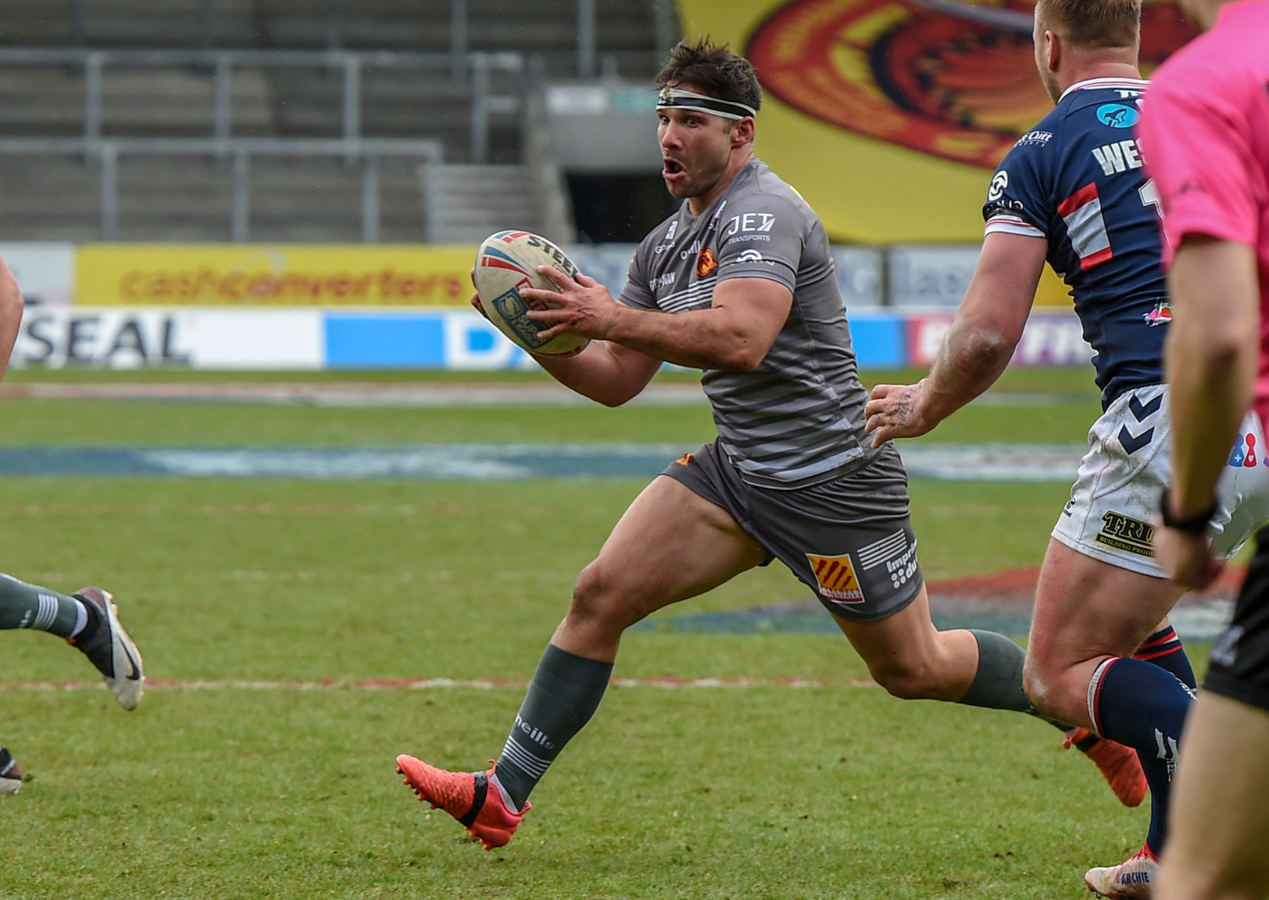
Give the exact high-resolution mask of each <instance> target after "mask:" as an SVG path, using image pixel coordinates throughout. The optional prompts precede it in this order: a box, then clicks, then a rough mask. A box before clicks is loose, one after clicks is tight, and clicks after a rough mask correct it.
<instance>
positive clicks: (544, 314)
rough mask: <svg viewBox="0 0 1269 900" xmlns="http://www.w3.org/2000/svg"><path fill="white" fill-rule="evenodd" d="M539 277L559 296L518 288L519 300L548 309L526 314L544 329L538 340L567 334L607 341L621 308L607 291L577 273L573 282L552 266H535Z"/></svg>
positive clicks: (596, 282) (531, 311)
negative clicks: (545, 279) (521, 298)
mask: <svg viewBox="0 0 1269 900" xmlns="http://www.w3.org/2000/svg"><path fill="white" fill-rule="evenodd" d="M538 274H539V275H544V276H546V277H547V278H549V279H551V281H552V282H554V283H555V285H556V286H557V287H558V288H559V289H560V290H559V292H558V293H556V292H555V291H543V290H538V289H537V288H521V289H520V296H521V297H523V298H525V299H526V300H531V301H533V302H534V303H538V304H541V305H543V306H546V307H547V308H546V309H532V310H530V311H529V313H528V316H529V318H530V319H533V320H534V321H535V322H541V323H542V324H543V326H545V327H544V328H543V329H542V330H541V331H539V332H538V337H540V338H541V339H542V340H550V339H551V338H553V337H556V336H557V335H561V334H566V333H567V334H580V335H581V336H582V337H588V338H591V339H592V340H600V341H602V340H606V339H607V338H608V335H609V333H610V332H611V330H612V326H613V322H614V320H615V319H616V317H617V314H618V310H619V309H620V307H619V306H618V304H617V302H616V301H614V300H613V298H612V295H611V294H609V293H608V288H606V287H604V286H603V285H602V284H600V283H599V282H598V281H596V280H595V279H594V278H591V277H590V276H589V275H581V274H578V276H577V279H576V280H574V279H572V278H569V277H568V276H567V275H565V274H564V273H563V272H561V271H560V270H559V269H555V268H552V267H551V266H538Z"/></svg>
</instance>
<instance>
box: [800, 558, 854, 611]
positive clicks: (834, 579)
mask: <svg viewBox="0 0 1269 900" xmlns="http://www.w3.org/2000/svg"><path fill="white" fill-rule="evenodd" d="M806 558H807V559H808V560H810V563H811V571H812V572H814V573H815V580H816V581H818V582H819V585H820V594H822V595H823V596H825V597H827V598H828V599H830V600H839V601H841V602H842V603H863V602H864V592H863V589H862V588H861V586H860V584H859V579H858V578H856V577H855V567H854V566H853V565H852V564H851V561H850V557H849V556H816V555H815V554H814V553H808V554H806Z"/></svg>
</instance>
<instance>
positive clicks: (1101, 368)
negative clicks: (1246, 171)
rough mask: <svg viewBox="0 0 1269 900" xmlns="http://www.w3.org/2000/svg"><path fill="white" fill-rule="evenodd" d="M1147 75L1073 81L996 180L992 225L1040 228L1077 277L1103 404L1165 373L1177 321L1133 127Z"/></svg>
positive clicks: (1064, 271)
mask: <svg viewBox="0 0 1269 900" xmlns="http://www.w3.org/2000/svg"><path fill="white" fill-rule="evenodd" d="M1145 88H1146V83H1145V82H1144V81H1138V80H1135V79H1114V78H1095V79H1091V80H1088V81H1085V82H1081V83H1079V84H1075V85H1072V86H1071V87H1070V88H1068V89H1067V90H1066V91H1065V92H1064V93H1063V94H1062V97H1061V100H1060V101H1059V102H1058V105H1057V108H1056V109H1054V110H1053V112H1051V113H1049V115H1047V116H1045V118H1044V119H1043V120H1042V121H1041V122H1040V124H1039V125H1037V126H1036V127H1035V128H1034V129H1033V130H1032V131H1030V132H1028V133H1027V134H1025V135H1023V136H1022V137H1021V138H1020V139H1019V140H1018V143H1017V144H1015V145H1014V147H1013V149H1012V150H1010V151H1009V155H1008V156H1006V157H1005V159H1004V162H1002V163H1001V164H1000V168H999V169H997V170H996V174H995V176H994V177H993V178H992V180H991V187H990V189H989V191H988V195H987V203H986V205H984V206H983V217H984V218H985V219H986V220H987V233H988V234H991V233H992V232H996V231H999V232H1007V233H1012V234H1023V235H1034V236H1037V237H1043V238H1045V239H1046V240H1047V241H1048V243H1049V252H1048V262H1049V264H1050V265H1051V266H1052V267H1053V271H1055V272H1057V273H1058V275H1059V276H1060V277H1061V278H1062V279H1063V280H1064V281H1065V282H1066V283H1067V284H1068V285H1069V286H1070V288H1071V293H1072V294H1073V295H1074V297H1075V311H1076V313H1077V314H1078V315H1079V317H1080V322H1081V323H1082V324H1083V326H1084V339H1085V340H1086V341H1088V343H1089V344H1090V345H1091V346H1092V348H1093V350H1094V351H1096V353H1097V356H1096V357H1095V358H1094V360H1093V364H1094V365H1095V366H1096V368H1097V386H1098V387H1100V388H1101V389H1102V403H1103V406H1108V405H1109V404H1110V403H1111V401H1113V400H1114V399H1115V398H1116V397H1118V396H1119V395H1120V394H1122V393H1123V392H1124V391H1125V390H1127V389H1128V388H1134V387H1140V386H1142V385H1146V384H1157V383H1159V382H1160V381H1162V380H1163V378H1162V362H1161V359H1162V351H1163V338H1164V336H1165V334H1166V332H1167V329H1166V328H1161V327H1159V326H1161V325H1164V324H1166V323H1167V321H1168V320H1169V319H1170V318H1171V312H1170V310H1169V307H1168V305H1167V287H1166V285H1165V283H1164V276H1163V270H1162V268H1161V267H1160V256H1161V253H1160V246H1159V220H1158V197H1157V196H1156V195H1155V193H1154V186H1153V184H1152V183H1150V182H1149V181H1147V180H1146V177H1145V174H1144V170H1143V169H1142V164H1141V153H1140V151H1139V149H1138V147H1137V142H1136V139H1135V138H1134V137H1133V131H1132V126H1133V125H1135V124H1136V123H1137V120H1138V119H1139V118H1140V112H1139V108H1138V101H1139V99H1140V98H1141V95H1142V94H1143V93H1144V92H1145Z"/></svg>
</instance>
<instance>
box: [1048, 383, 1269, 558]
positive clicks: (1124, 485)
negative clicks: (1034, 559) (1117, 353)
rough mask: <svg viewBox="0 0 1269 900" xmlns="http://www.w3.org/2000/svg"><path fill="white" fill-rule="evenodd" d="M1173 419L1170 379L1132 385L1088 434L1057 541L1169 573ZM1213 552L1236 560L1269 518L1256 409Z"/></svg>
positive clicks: (1222, 500) (1227, 485)
mask: <svg viewBox="0 0 1269 900" xmlns="http://www.w3.org/2000/svg"><path fill="white" fill-rule="evenodd" d="M1170 440H1171V417H1170V415H1169V410H1168V390H1167V386H1166V385H1162V384H1155V385H1149V386H1147V387H1141V388H1136V389H1135V390H1130V391H1126V392H1125V393H1123V394H1121V395H1120V396H1119V397H1117V398H1115V401H1114V402H1113V403H1112V404H1111V405H1110V408H1109V409H1107V410H1106V412H1105V413H1103V414H1102V416H1101V418H1099V419H1098V420H1097V421H1096V422H1094V423H1093V427H1092V429H1090V430H1089V432H1088V452H1087V453H1086V454H1085V455H1084V458H1083V460H1081V462H1080V469H1079V475H1078V476H1077V478H1076V481H1075V485H1074V487H1072V488H1071V499H1070V500H1068V501H1067V503H1066V506H1065V508H1063V510H1062V514H1061V515H1060V516H1059V517H1058V522H1057V525H1056V526H1054V528H1053V537H1054V539H1056V540H1058V541H1060V542H1061V543H1063V544H1065V545H1066V546H1068V547H1070V548H1071V549H1072V550H1075V551H1076V552H1078V553H1082V554H1084V555H1085V556H1091V557H1093V558H1094V559H1099V560H1101V561H1102V562H1107V563H1110V564H1111V565H1113V566H1118V567H1119V568H1121V569H1128V570H1129V571H1131V572H1139V573H1141V574H1142V575H1151V576H1154V577H1155V578H1166V577H1167V575H1166V574H1165V573H1164V571H1163V568H1162V567H1161V566H1160V565H1159V564H1158V562H1156V561H1155V558H1154V548H1153V547H1152V546H1151V538H1152V537H1153V535H1154V520H1155V517H1156V516H1157V515H1158V512H1159V496H1160V494H1162V493H1163V489H1164V487H1166V486H1167V485H1168V484H1171V482H1172V449H1171V446H1170ZM1216 501H1217V503H1216V515H1215V516H1213V518H1212V524H1211V529H1210V531H1211V534H1212V551H1213V553H1214V554H1215V555H1216V556H1217V558H1228V557H1230V556H1233V555H1234V554H1235V553H1237V552H1238V550H1239V548H1241V547H1242V545H1243V544H1244V543H1245V542H1246V541H1247V539H1248V538H1249V537H1251V536H1252V535H1253V534H1254V533H1255V532H1256V530H1257V529H1258V528H1259V527H1261V526H1262V525H1264V524H1265V522H1267V521H1269V448H1266V447H1265V437H1264V428H1263V426H1262V425H1261V422H1260V418H1259V417H1258V416H1257V415H1256V414H1255V413H1254V412H1249V413H1248V414H1247V416H1246V417H1245V418H1244V419H1243V422H1242V425H1241V426H1240V427H1239V430H1238V439H1237V440H1236V441H1235V442H1234V447H1233V451H1232V453H1231V454H1230V457H1229V461H1228V462H1227V463H1226V465H1225V471H1224V472H1223V473H1222V474H1221V478H1220V481H1219V483H1218V484H1217V488H1216Z"/></svg>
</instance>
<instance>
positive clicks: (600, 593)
mask: <svg viewBox="0 0 1269 900" xmlns="http://www.w3.org/2000/svg"><path fill="white" fill-rule="evenodd" d="M620 593H621V592H620V591H619V590H618V589H617V586H616V585H615V584H614V583H613V580H612V579H610V578H608V577H606V576H605V574H604V569H603V566H602V565H601V563H600V562H599V560H596V561H595V562H592V563H591V564H590V565H588V566H587V567H586V568H584V569H582V572H581V574H580V575H578V576H577V582H576V583H575V584H574V585H573V602H572V605H571V606H570V607H569V611H568V615H569V618H570V619H572V620H573V621H574V622H578V623H580V622H586V623H588V624H591V625H593V626H597V627H601V628H605V629H609V630H611V629H616V630H621V629H624V628H625V627H626V626H627V625H628V624H630V623H629V622H627V621H626V618H627V617H628V613H627V612H626V611H625V610H623V609H622V607H621V603H620V599H621V598H620Z"/></svg>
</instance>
